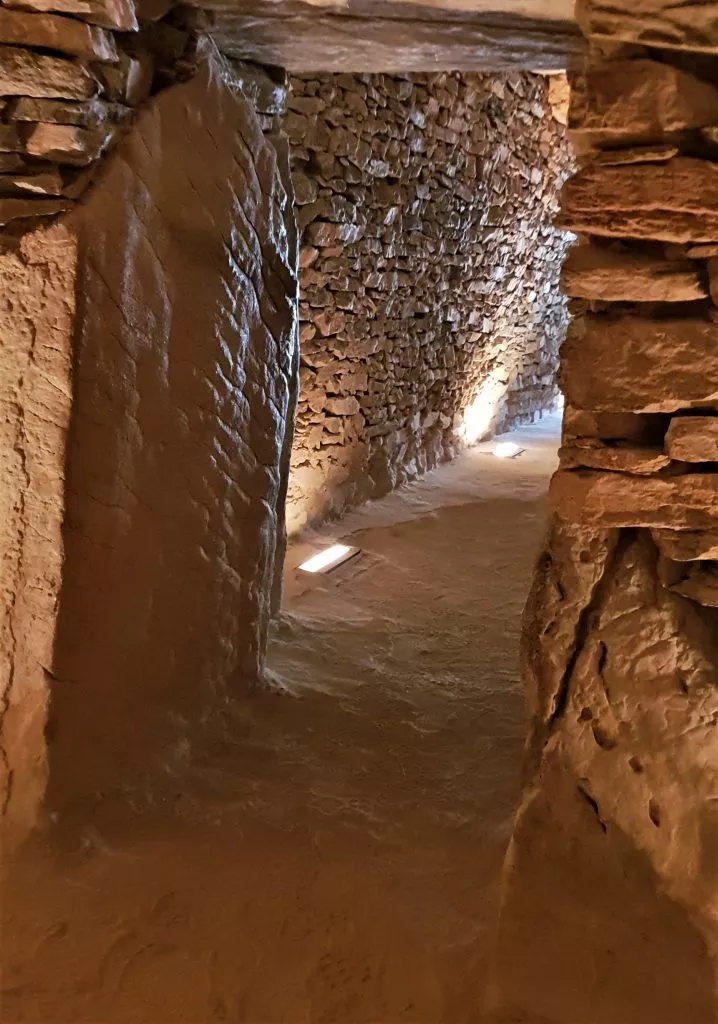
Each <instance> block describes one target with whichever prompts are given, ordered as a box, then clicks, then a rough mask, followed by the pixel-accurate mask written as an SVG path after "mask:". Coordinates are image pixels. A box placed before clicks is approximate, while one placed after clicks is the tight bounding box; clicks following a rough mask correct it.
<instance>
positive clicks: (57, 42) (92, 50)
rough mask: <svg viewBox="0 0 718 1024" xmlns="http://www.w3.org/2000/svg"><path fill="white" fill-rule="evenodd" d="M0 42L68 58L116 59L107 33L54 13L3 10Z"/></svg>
mask: <svg viewBox="0 0 718 1024" xmlns="http://www.w3.org/2000/svg"><path fill="white" fill-rule="evenodd" d="M0 43H3V44H9V45H11V46H31V47H38V48H40V49H46V50H57V51H59V52H60V53H66V54H69V55H70V56H71V57H85V58H86V59H88V60H97V61H110V62H112V61H115V60H117V46H116V45H115V41H114V39H113V37H112V35H111V34H110V33H109V32H106V31H105V30H104V29H101V28H98V27H96V26H94V25H86V24H84V23H83V22H81V21H77V20H76V19H74V18H62V17H59V16H58V15H55V14H33V13H28V12H25V11H12V10H8V9H7V8H2V9H1V10H0Z"/></svg>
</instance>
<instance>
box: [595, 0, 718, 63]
mask: <svg viewBox="0 0 718 1024" xmlns="http://www.w3.org/2000/svg"><path fill="white" fill-rule="evenodd" d="M576 17H577V19H578V22H579V25H580V26H581V28H582V29H583V31H584V32H585V33H586V35H588V36H593V37H595V38H597V39H606V40H610V42H612V43H615V42H617V41H623V42H627V43H639V44H641V45H642V46H656V47H663V48H673V49H679V50H696V51H700V52H703V53H718V21H717V20H716V10H715V3H713V0H690V2H689V3H676V2H675V0H630V3H615V2H614V0H578V2H577V6H576Z"/></svg>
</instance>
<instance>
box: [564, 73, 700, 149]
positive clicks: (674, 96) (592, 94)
mask: <svg viewBox="0 0 718 1024" xmlns="http://www.w3.org/2000/svg"><path fill="white" fill-rule="evenodd" d="M716 123H718V89H716V88H715V87H714V86H713V85H712V84H711V83H710V82H705V81H702V80H701V79H699V78H696V77H695V76H694V75H692V74H691V73H690V72H689V71H686V70H684V69H681V68H676V67H673V66H672V65H670V64H665V63H661V62H659V61H657V60H649V59H647V58H640V59H637V60H616V61H606V62H602V63H598V64H595V65H593V66H592V67H590V68H589V69H588V70H587V72H586V74H585V75H580V76H576V79H575V81H574V86H573V89H572V91H571V105H570V110H569V127H570V128H571V129H572V131H574V132H576V133H577V134H579V135H580V136H582V137H584V136H585V137H587V138H588V139H589V140H590V141H591V142H592V143H594V144H601V143H608V144H612V145H615V144H616V143H621V144H622V145H626V144H630V143H642V144H647V143H657V142H661V141H663V139H664V137H665V136H672V135H674V134H675V133H680V132H683V131H686V130H688V129H695V128H702V127H703V126H705V125H714V124H716ZM607 155H608V154H607V153H605V152H604V153H603V154H602V156H603V157H606V156H607Z"/></svg>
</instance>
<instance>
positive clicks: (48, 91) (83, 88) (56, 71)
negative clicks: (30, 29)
mask: <svg viewBox="0 0 718 1024" xmlns="http://www.w3.org/2000/svg"><path fill="white" fill-rule="evenodd" d="M98 87H99V86H98V82H97V79H96V78H95V77H94V75H92V74H90V72H89V71H88V70H87V69H86V68H85V67H83V66H82V65H81V64H78V63H77V62H76V61H72V60H66V59H65V58H63V57H52V56H50V55H49V54H46V53H35V52H32V51H30V50H23V49H20V48H18V47H12V46H0V96H49V97H59V98H62V99H68V100H85V99H89V98H90V97H91V96H94V95H95V94H96V93H97V91H98Z"/></svg>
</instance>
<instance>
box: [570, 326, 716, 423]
mask: <svg viewBox="0 0 718 1024" xmlns="http://www.w3.org/2000/svg"><path fill="white" fill-rule="evenodd" d="M561 356H562V363H561V374H562V381H563V388H564V392H565V394H566V397H567V399H568V401H569V402H571V403H572V404H573V405H575V406H578V407H580V408H584V409H589V410H594V411H597V410H605V411H607V412H635V413H637V412H654V413H659V412H676V411H678V410H680V409H685V408H692V407H696V406H698V407H700V406H701V405H704V404H706V403H708V404H710V403H716V402H718V324H715V323H713V322H711V321H710V320H708V319H703V318H700V317H696V318H695V319H691V318H689V317H687V316H685V315H676V316H664V317H661V318H655V317H650V316H646V315H642V314H641V313H640V312H638V311H636V312H625V311H621V312H618V313H614V312H607V313H601V314H591V313H585V314H583V315H582V316H579V317H576V318H575V319H574V320H573V321H572V323H571V325H570V327H569V331H568V336H567V338H566V341H565V343H564V345H563V348H562V350H561ZM666 380H670V382H671V383H670V387H666V383H665V382H666Z"/></svg>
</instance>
